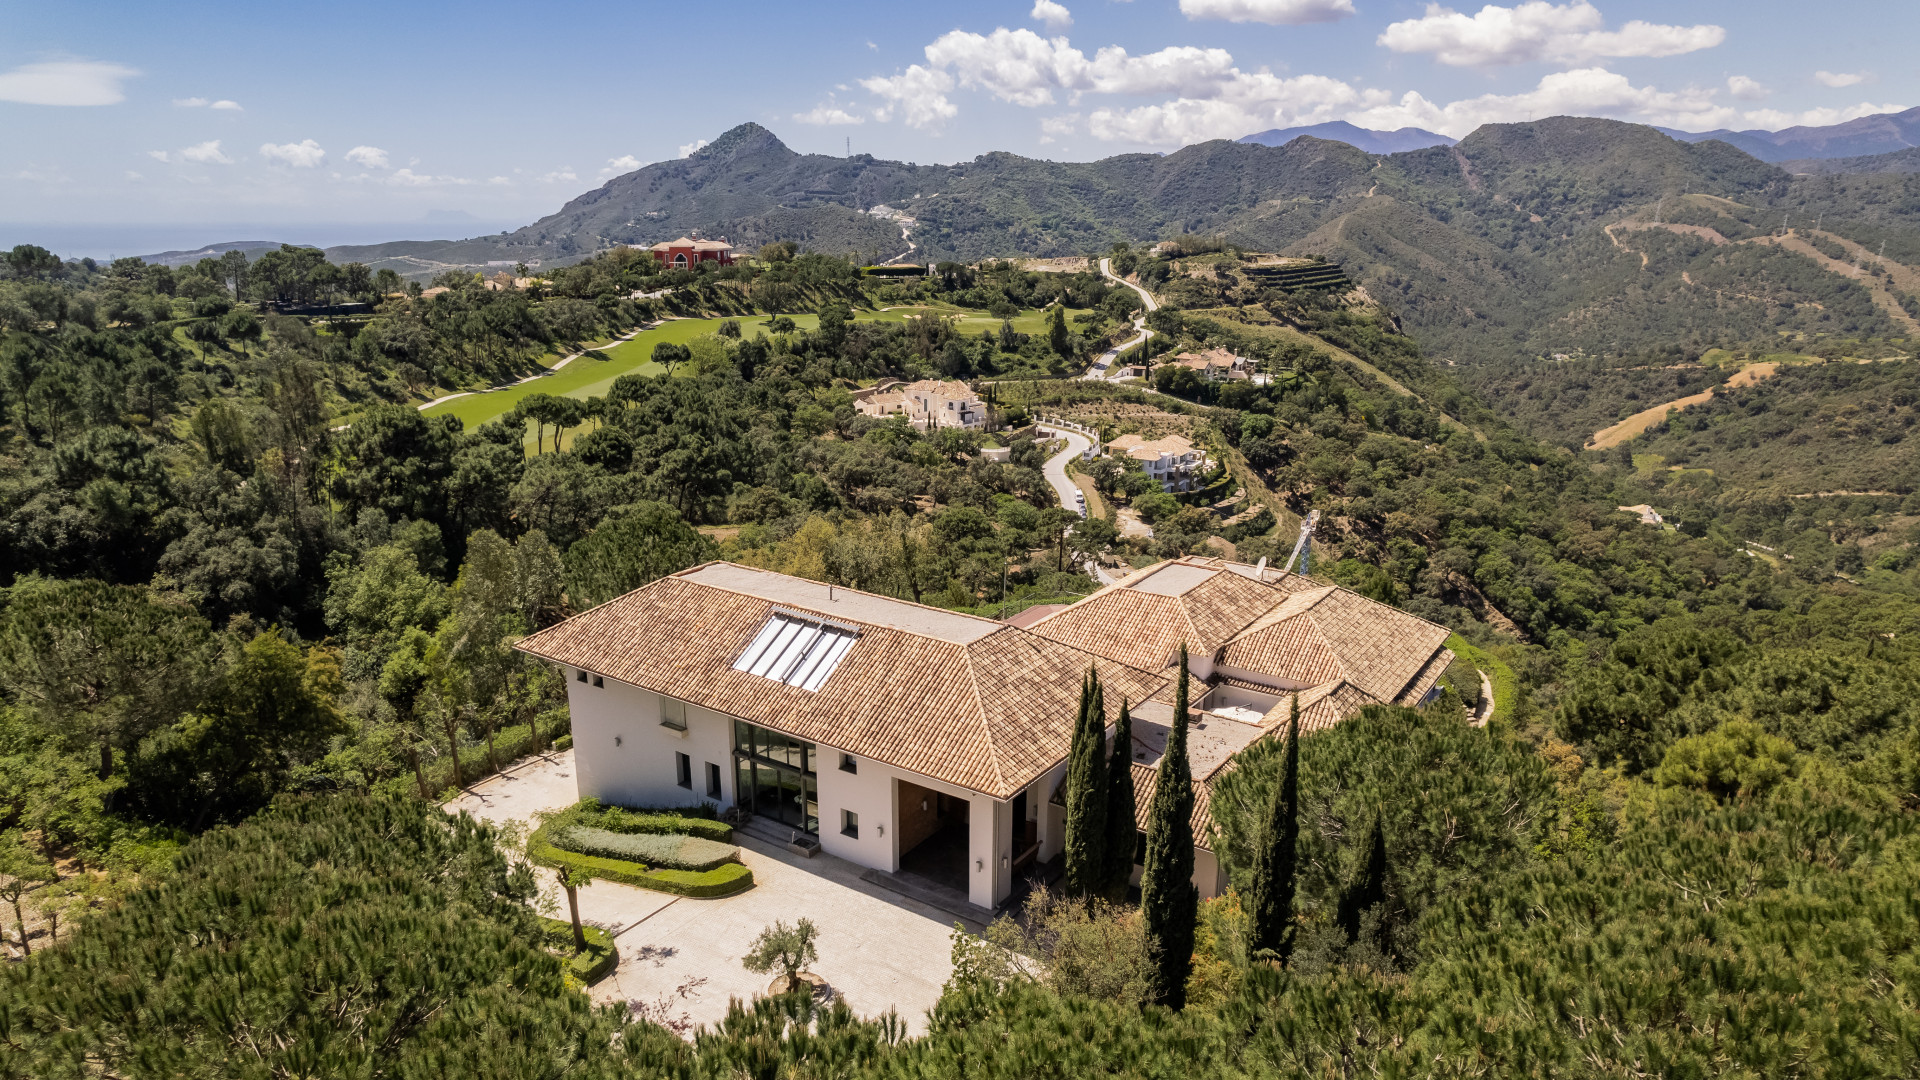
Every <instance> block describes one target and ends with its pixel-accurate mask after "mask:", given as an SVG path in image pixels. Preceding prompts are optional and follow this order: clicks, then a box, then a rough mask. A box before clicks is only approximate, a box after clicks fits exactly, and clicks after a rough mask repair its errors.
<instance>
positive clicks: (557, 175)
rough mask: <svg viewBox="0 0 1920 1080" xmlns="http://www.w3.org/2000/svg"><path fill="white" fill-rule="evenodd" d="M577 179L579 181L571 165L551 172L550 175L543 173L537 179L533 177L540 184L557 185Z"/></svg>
mask: <svg viewBox="0 0 1920 1080" xmlns="http://www.w3.org/2000/svg"><path fill="white" fill-rule="evenodd" d="M578 179H580V177H579V176H578V175H576V174H575V173H574V171H573V166H571V165H568V166H565V167H562V168H558V169H555V170H553V171H552V172H550V173H544V174H542V175H540V176H538V177H535V180H536V181H537V182H539V183H542V184H558V183H562V182H570V181H574V180H578Z"/></svg>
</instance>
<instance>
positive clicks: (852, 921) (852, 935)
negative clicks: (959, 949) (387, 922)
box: [448, 751, 979, 1034]
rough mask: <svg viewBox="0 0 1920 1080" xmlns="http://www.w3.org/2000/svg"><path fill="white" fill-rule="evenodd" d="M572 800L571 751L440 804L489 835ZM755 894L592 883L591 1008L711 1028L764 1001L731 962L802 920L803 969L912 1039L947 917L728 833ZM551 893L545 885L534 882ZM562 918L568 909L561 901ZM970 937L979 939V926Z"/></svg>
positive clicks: (850, 873) (756, 984)
mask: <svg viewBox="0 0 1920 1080" xmlns="http://www.w3.org/2000/svg"><path fill="white" fill-rule="evenodd" d="M576 799H577V794H576V791H575V788H574V779H573V752H572V751H567V752H565V753H559V754H551V755H546V756H544V757H539V758H531V759H528V760H527V761H526V762H523V763H522V764H521V765H520V766H519V767H517V768H515V769H514V770H513V771H511V772H509V773H506V774H502V775H498V776H492V777H488V778H487V779H486V780H483V781H481V782H480V783H478V784H476V785H474V786H473V787H472V788H470V789H468V790H467V791H466V792H464V793H463V794H462V795H461V796H460V797H459V798H457V799H455V800H454V801H453V802H451V803H449V804H448V807H449V809H459V810H466V811H469V812H470V813H472V814H474V815H475V816H476V817H480V818H484V819H486V820H488V821H492V822H495V823H496V824H505V823H508V822H519V823H521V824H522V825H523V826H524V828H525V829H526V830H531V829H532V827H533V815H534V814H535V813H536V812H537V811H541V810H557V809H560V808H562V807H565V806H568V805H570V804H572V803H573V802H574V801H576ZM735 842H736V843H737V844H739V846H740V860H741V861H742V862H744V863H745V864H746V865H747V866H748V867H750V868H751V869H752V870H753V877H754V886H753V888H751V889H748V890H747V891H746V892H744V893H740V894H738V895H736V896H729V897H722V898H719V899H715V900H695V899H689V898H682V897H675V896H670V895H668V894H666V893H658V892H653V891H651V890H647V889H640V888H635V887H633V886H630V885H620V884H615V883H613V882H605V881H597V882H594V883H593V884H592V885H589V886H587V887H586V888H584V889H582V890H580V917H581V918H582V919H583V920H585V921H587V922H591V923H594V924H596V925H599V926H603V927H605V928H606V929H607V930H608V931H610V932H611V933H612V934H613V935H614V940H615V942H616V943H617V944H618V946H619V950H620V964H619V966H618V967H616V968H615V969H614V972H613V974H611V975H609V976H608V977H607V978H605V979H604V980H602V981H601V982H599V983H597V984H595V985H594V987H593V988H592V991H591V993H592V996H593V999H594V1000H595V1001H596V1002H600V1003H619V1002H629V1003H632V1004H633V1005H634V1006H635V1007H636V1009H638V1010H639V1011H640V1012H642V1013H644V1014H645V1015H647V1016H648V1017H649V1018H651V1019H654V1020H657V1021H661V1022H663V1023H669V1024H670V1025H673V1026H677V1027H683V1028H684V1027H687V1026H690V1025H691V1026H698V1025H711V1024H715V1023H717V1022H719V1020H720V1019H721V1018H722V1017H724V1016H725V1015H726V1013H727V1003H728V1001H729V1000H730V999H732V998H741V999H748V998H752V997H754V996H757V995H759V994H763V993H765V992H766V988H767V983H768V981H769V979H770V976H766V975H755V974H752V973H751V972H749V971H747V970H746V969H745V968H743V967H741V966H740V957H741V956H742V955H743V954H744V953H745V952H746V951H747V947H748V945H749V944H750V943H751V942H752V941H753V939H754V937H755V936H757V935H758V934H759V933H760V931H761V930H762V929H764V928H765V927H767V926H768V925H770V924H772V923H773V922H774V920H776V919H783V920H786V921H787V922H792V921H794V920H795V919H799V918H808V919H812V920H813V922H814V924H815V925H816V926H818V927H819V930H820V936H819V938H818V944H817V947H818V949H819V950H820V959H819V961H818V962H816V963H814V964H813V965H811V968H810V970H812V971H813V972H814V973H815V974H817V975H819V976H820V977H821V978H823V979H825V980H826V982H827V984H828V986H829V987H830V988H831V990H832V992H833V993H835V994H837V995H839V996H841V997H843V998H845V999H846V1002H847V1004H848V1005H850V1006H852V1008H853V1010H854V1012H856V1013H858V1014H860V1015H861V1016H877V1015H879V1014H881V1013H884V1012H886V1011H887V1010H888V1009H890V1008H891V1009H894V1010H896V1011H897V1012H898V1013H899V1014H900V1018H901V1019H902V1020H903V1021H905V1022H906V1024H907V1026H908V1029H909V1030H910V1031H912V1032H914V1033H916V1034H917V1033H921V1032H924V1031H925V1030H926V1026H927V1017H926V1013H927V1010H928V1009H931V1008H932V1007H933V1004H934V1002H935V1001H936V1000H937V999H938V998H939V996H940V986H941V984H942V983H944V982H946V980H947V976H948V975H949V974H950V973H951V972H952V970H953V965H952V962H951V960H950V955H951V948H952V942H951V936H952V932H953V923H954V916H953V915H952V914H951V913H948V912H945V911H941V910H939V909H937V908H933V907H930V906H927V905H925V904H921V903H920V902H918V901H916V900H913V899H910V898H908V897H904V896H900V895H898V894H896V893H893V892H891V891H890V890H887V889H884V888H882V887H880V886H878V885H874V884H871V883H869V882H866V881H863V880H861V877H860V875H861V874H862V873H864V872H865V870H864V868H862V867H859V866H856V865H854V864H852V863H849V862H846V861H844V860H841V859H836V858H834V857H833V856H831V855H826V854H820V855H816V856H814V857H813V858H811V859H807V858H802V857H800V856H798V855H794V854H791V853H789V852H788V851H786V850H785V848H784V847H777V846H775V845H771V844H767V843H764V842H762V841H760V840H759V839H757V838H755V837H751V836H746V835H742V834H736V836H735ZM541 874H542V880H543V882H545V883H548V884H551V882H552V881H553V878H552V875H551V874H550V873H548V872H547V871H541ZM560 905H561V911H559V912H558V913H557V914H558V915H559V916H560V917H563V918H564V917H565V914H566V913H565V906H566V900H565V898H564V896H562V897H561V900H560ZM971 929H974V930H978V929H979V926H978V925H977V924H975V925H973V926H972V927H971Z"/></svg>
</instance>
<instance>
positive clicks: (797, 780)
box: [733, 720, 820, 835]
mask: <svg viewBox="0 0 1920 1080" xmlns="http://www.w3.org/2000/svg"><path fill="white" fill-rule="evenodd" d="M818 757H819V749H818V748H817V747H815V746H814V745H813V744H812V743H810V742H802V741H800V740H799V739H792V738H788V737H787V736H785V735H782V734H780V733H779V732H777V731H768V730H767V729H766V728H763V727H755V726H754V725H752V724H749V723H747V722H746V721H744V720H735V721H734V722H733V766H734V791H735V792H736V793H738V798H739V803H740V805H741V806H742V807H744V808H746V809H748V810H751V811H752V812H754V813H756V814H759V815H760V816H761V817H765V818H771V819H772V820H774V821H778V822H780V823H781V824H783V825H789V826H792V827H793V828H796V829H799V830H800V831H801V832H805V833H811V834H814V835H818V834H819V832H820V781H819V779H818V778H817V777H816V775H815V772H814V770H815V768H816V767H817V765H818V764H819V762H818V761H817V758H818Z"/></svg>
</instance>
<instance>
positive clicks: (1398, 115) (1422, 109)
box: [1347, 68, 1739, 136]
mask: <svg viewBox="0 0 1920 1080" xmlns="http://www.w3.org/2000/svg"><path fill="white" fill-rule="evenodd" d="M1718 93H1719V91H1718V90H1717V89H1697V88H1691V87H1690V88H1688V89H1685V90H1680V91H1666V90H1661V89H1659V88H1658V87H1654V86H1635V85H1633V83H1632V82H1631V80H1629V79H1628V78H1627V77H1626V76H1625V75H1618V74H1615V73H1614V72H1611V71H1608V70H1606V69H1605V68H1581V69H1577V70H1574V71H1561V72H1555V73H1554V74H1552V75H1548V76H1546V77H1544V78H1542V79H1541V80H1540V82H1539V84H1538V85H1537V86H1535V87H1534V88H1533V89H1532V90H1529V91H1526V92H1524V93H1519V94H1483V95H1481V96H1480V97H1476V98H1466V99H1464V100H1461V101H1454V102H1449V103H1448V104H1446V105H1436V104H1434V103H1433V102H1430V101H1428V100H1427V99H1425V98H1424V97H1422V96H1420V95H1419V94H1417V93H1414V92H1412V91H1409V92H1407V93H1406V94H1404V95H1402V96H1401V98H1400V100H1399V102H1398V103H1395V104H1389V105H1380V106H1376V107H1373V108H1368V109H1362V110H1360V111H1358V112H1355V113H1353V114H1351V115H1349V116H1348V117H1347V119H1348V120H1350V121H1352V122H1353V123H1355V124H1359V125H1361V126H1363V127H1372V128H1397V127H1402V126H1406V125H1413V126H1415V127H1424V128H1428V129H1430V130H1433V131H1438V132H1441V133H1442V134H1445V135H1453V136H1464V135H1466V134H1467V133H1468V132H1470V131H1472V130H1473V129H1474V128H1477V127H1479V126H1480V125H1481V124H1500V123H1514V122H1517V121H1522V120H1529V119H1539V118H1543V117H1548V116H1604V117H1611V118H1614V119H1619V120H1631V121H1634V122H1636V123H1644V124H1659V125H1662V126H1666V127H1677V128H1682V129H1685V130H1689V131H1705V130H1708V129H1711V128H1716V127H1721V126H1724V125H1726V124H1728V123H1730V122H1734V121H1737V120H1738V119H1739V113H1738V111H1737V110H1735V109H1733V108H1731V107H1729V106H1726V105H1723V104H1721V103H1719V102H1718V101H1717V100H1715V99H1716V96H1717V95H1718Z"/></svg>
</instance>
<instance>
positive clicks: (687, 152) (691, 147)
mask: <svg viewBox="0 0 1920 1080" xmlns="http://www.w3.org/2000/svg"><path fill="white" fill-rule="evenodd" d="M705 145H707V140H705V139H695V140H693V141H692V142H690V143H686V144H684V145H682V146H681V147H680V151H679V153H678V154H677V155H676V156H678V157H692V156H693V152H694V151H695V150H698V149H700V148H701V147H703V146H705Z"/></svg>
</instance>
